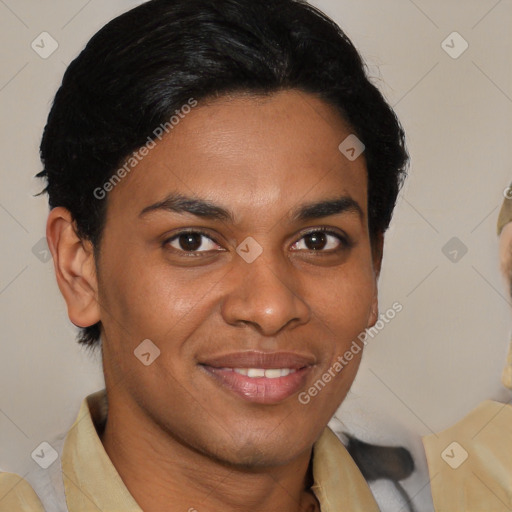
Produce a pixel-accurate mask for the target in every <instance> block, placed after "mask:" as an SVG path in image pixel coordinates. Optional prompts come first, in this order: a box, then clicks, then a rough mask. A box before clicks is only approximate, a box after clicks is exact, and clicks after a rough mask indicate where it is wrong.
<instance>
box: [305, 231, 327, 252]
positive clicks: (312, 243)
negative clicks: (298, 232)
mask: <svg viewBox="0 0 512 512" xmlns="http://www.w3.org/2000/svg"><path fill="white" fill-rule="evenodd" d="M326 243H327V236H326V235H325V233H322V232H318V233H311V234H309V235H308V236H307V237H306V247H307V248H308V249H309V250H312V251H317V250H319V249H323V248H324V247H325V244H326Z"/></svg>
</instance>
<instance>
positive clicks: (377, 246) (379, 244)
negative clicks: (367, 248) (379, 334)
mask: <svg viewBox="0 0 512 512" xmlns="http://www.w3.org/2000/svg"><path fill="white" fill-rule="evenodd" d="M383 250H384V233H382V232H379V233H377V234H376V235H375V237H374V238H373V239H372V260H373V272H374V276H375V278H374V289H373V298H372V305H371V309H370V315H369V317H368V325H367V327H373V326H374V325H375V323H376V322H377V320H378V319H379V289H378V286H377V282H378V280H379V276H380V269H381V266H382V254H383Z"/></svg>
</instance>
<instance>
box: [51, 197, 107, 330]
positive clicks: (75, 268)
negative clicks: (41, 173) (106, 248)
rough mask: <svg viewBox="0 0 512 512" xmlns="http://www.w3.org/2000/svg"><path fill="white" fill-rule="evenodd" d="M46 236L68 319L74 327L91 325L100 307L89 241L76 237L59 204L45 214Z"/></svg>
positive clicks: (66, 213) (71, 221) (67, 216)
mask: <svg viewBox="0 0 512 512" xmlns="http://www.w3.org/2000/svg"><path fill="white" fill-rule="evenodd" d="M46 239H47V241H48V247H49V248H50V251H51V253H52V256H53V262H54V266H55V276H56V278H57V284H58V285H59V289H60V291H61V293H62V295H63V297H64V300H65V301H66V304H67V307H68V316H69V319H70V320H71V322H73V324H75V325H76V326H78V327H89V326H91V325H94V324H95V323H97V322H99V321H100V307H99V303H98V283H97V278H96V267H95V261H94V251H93V247H92V243H91V242H90V241H88V240H82V239H80V237H79V236H78V235H77V233H76V230H75V224H74V221H73V218H72V216H71V213H70V212H69V210H67V209H66V208H63V207H60V206H59V207H57V208H53V209H52V210H51V211H50V214H49V215H48V221H47V223H46Z"/></svg>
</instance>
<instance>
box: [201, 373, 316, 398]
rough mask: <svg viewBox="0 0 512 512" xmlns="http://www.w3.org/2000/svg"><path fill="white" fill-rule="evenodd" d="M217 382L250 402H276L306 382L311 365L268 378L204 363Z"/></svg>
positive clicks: (294, 391) (287, 396)
mask: <svg viewBox="0 0 512 512" xmlns="http://www.w3.org/2000/svg"><path fill="white" fill-rule="evenodd" d="M202 366H203V368H204V369H205V370H206V371H207V372H208V373H209V374H210V375H212V376H213V377H214V378H215V380H216V381H217V382H220V384H221V385H222V386H223V387H225V388H227V389H229V390H231V391H233V392H234V393H236V394H237V395H238V396H240V397H242V398H244V399H245V400H247V401H249V402H255V403H259V404H274V403H277V402H281V401H283V400H285V399H287V398H289V397H290V396H292V395H294V394H295V393H297V392H298V391H299V390H300V389H301V388H302V387H303V386H304V383H305V380H306V378H307V375H308V374H309V372H310V370H311V368H312V367H311V366H306V367H304V368H301V369H299V370H297V371H295V372H293V373H290V374H289V375H287V376H286V377H277V378H275V379H268V378H266V377H247V376H246V375H242V374H240V373H237V372H234V371H229V370H223V369H221V368H213V367H212V366H206V365H202Z"/></svg>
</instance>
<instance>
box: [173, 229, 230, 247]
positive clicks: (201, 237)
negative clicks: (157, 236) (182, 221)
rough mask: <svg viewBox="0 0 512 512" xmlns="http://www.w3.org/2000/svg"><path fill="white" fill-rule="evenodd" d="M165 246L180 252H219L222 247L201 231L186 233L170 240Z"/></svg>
mask: <svg viewBox="0 0 512 512" xmlns="http://www.w3.org/2000/svg"><path fill="white" fill-rule="evenodd" d="M164 245H170V246H171V247H172V248H173V249H175V250H177V251H180V252H207V251H215V250H219V248H221V247H220V245H218V244H217V243H215V242H214V241H213V240H212V239H211V238H210V237H209V236H208V235H207V234H205V233H202V232H201V231H184V232H181V233H178V234H177V235H174V236H173V237H171V238H168V239H167V240H166V241H165V242H164Z"/></svg>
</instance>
